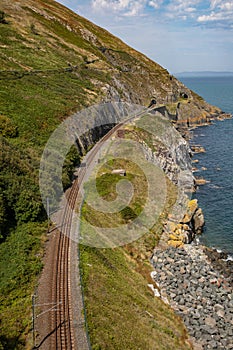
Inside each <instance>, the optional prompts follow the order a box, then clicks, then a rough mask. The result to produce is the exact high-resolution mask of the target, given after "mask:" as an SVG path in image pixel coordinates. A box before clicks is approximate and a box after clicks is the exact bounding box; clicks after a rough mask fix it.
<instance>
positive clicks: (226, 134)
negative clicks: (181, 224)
mask: <svg viewBox="0 0 233 350" xmlns="http://www.w3.org/2000/svg"><path fill="white" fill-rule="evenodd" d="M180 80H181V81H182V82H183V83H184V84H185V85H186V86H188V87H189V88H190V89H192V90H194V91H195V92H197V93H198V94H199V95H201V96H202V97H203V98H204V99H205V100H206V101H207V102H209V103H211V104H214V105H215V106H218V107H220V108H221V109H222V110H223V111H224V112H229V113H232V114H233V77H198V78H180ZM192 142H193V143H194V144H201V145H203V146H204V148H205V149H206V153H203V154H196V155H195V156H194V159H198V160H199V163H197V164H194V166H196V167H197V168H198V169H199V171H198V172H196V173H195V175H197V176H200V177H204V178H205V179H206V180H208V181H209V183H207V184H206V185H204V186H199V189H198V191H197V193H196V194H195V198H197V199H198V201H199V205H200V207H201V208H202V209H203V211H204V215H205V221H206V225H205V229H204V233H203V234H202V236H201V237H200V241H201V243H203V244H205V245H207V246H210V247H214V248H217V249H220V250H223V251H225V252H227V253H229V254H230V255H231V256H233V119H228V120H225V121H215V122H214V124H213V125H211V126H203V127H199V128H197V129H195V130H194V131H193V141H192ZM203 167H205V168H207V170H202V169H201V168H203Z"/></svg>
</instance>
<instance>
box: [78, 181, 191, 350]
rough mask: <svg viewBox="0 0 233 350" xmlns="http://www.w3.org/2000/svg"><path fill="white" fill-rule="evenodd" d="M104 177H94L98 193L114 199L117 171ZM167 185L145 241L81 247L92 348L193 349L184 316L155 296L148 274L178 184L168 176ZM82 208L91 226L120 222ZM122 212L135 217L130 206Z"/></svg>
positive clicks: (129, 217)
mask: <svg viewBox="0 0 233 350" xmlns="http://www.w3.org/2000/svg"><path fill="white" fill-rule="evenodd" d="M106 175H107V174H106ZM103 176H104V175H102V176H100V178H97V181H96V182H97V187H98V189H99V193H100V194H102V196H103V197H104V198H105V199H106V200H109V199H111V200H113V199H114V198H115V184H116V183H115V181H117V177H115V175H114V178H113V179H114V181H113V183H112V182H111V181H108V180H109V179H110V175H108V176H105V177H104V179H103ZM119 179H120V178H118V180H119ZM107 183H108V184H109V186H107ZM101 185H102V186H101ZM167 186H168V189H169V191H168V197H167V201H166V205H165V208H164V211H163V213H161V216H160V218H159V220H158V222H156V224H155V225H154V227H152V228H151V230H150V231H149V232H148V233H147V234H146V235H144V236H143V237H142V238H141V239H139V240H138V241H136V242H134V243H131V244H128V245H127V246H125V247H124V248H114V249H97V248H91V247H84V246H82V245H81V246H80V252H81V271H82V279H83V285H84V295H85V305H86V309H87V321H88V330H89V334H90V338H91V344H92V348H93V349H102V350H104V349H132V350H133V349H143V350H144V349H148V350H149V349H158V350H162V349H166V350H168V349H174V350H175V349H180V350H181V349H190V345H189V344H188V342H187V335H186V331H185V329H184V327H183V325H182V322H181V320H180V319H179V318H178V317H177V316H175V315H174V313H173V312H172V310H171V309H170V307H168V306H167V305H166V304H164V303H163V302H161V300H160V299H158V298H154V297H153V295H152V292H151V291H150V289H149V288H148V287H147V284H148V283H150V284H153V283H154V282H153V280H152V279H151V277H150V272H151V271H152V267H151V265H150V263H149V256H150V255H151V253H152V249H153V247H154V246H155V245H156V244H157V243H158V240H159V237H160V235H161V232H162V227H163V221H164V220H165V218H166V216H167V214H168V212H169V210H170V208H171V206H172V205H173V204H174V201H175V198H176V188H175V186H174V185H172V183H171V182H170V181H169V180H167ZM142 187H143V186H142ZM87 188H88V186H87ZM84 208H85V210H84V214H85V219H86V220H88V221H91V222H92V224H95V225H98V223H99V219H100V218H101V223H102V224H103V220H104V219H105V220H106V223H108V224H110V225H111V226H113V225H114V224H115V220H117V217H116V216H112V217H109V216H108V215H105V216H104V217H102V216H101V214H98V213H97V212H95V215H93V212H92V210H91V209H90V208H89V207H87V206H84ZM122 212H124V216H123V217H122V219H124V220H123V223H124V222H126V221H127V220H129V219H132V218H134V217H132V216H133V215H132V213H134V211H133V210H132V209H131V207H126V208H125V209H124V210H123V211H122ZM109 221H110V222H109ZM121 224H122V221H121Z"/></svg>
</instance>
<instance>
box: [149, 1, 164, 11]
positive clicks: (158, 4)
mask: <svg viewBox="0 0 233 350" xmlns="http://www.w3.org/2000/svg"><path fill="white" fill-rule="evenodd" d="M162 4H163V0H151V1H149V3H148V5H149V6H151V7H153V8H154V9H156V10H157V9H159V8H160V7H161V5H162Z"/></svg>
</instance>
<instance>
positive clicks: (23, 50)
mask: <svg viewBox="0 0 233 350" xmlns="http://www.w3.org/2000/svg"><path fill="white" fill-rule="evenodd" d="M0 47H1V50H0V66H1V70H0V82H1V87H0V150H1V164H0V239H1V244H0V255H1V271H2V272H1V280H0V290H1V298H2V299H1V315H2V316H1V320H0V333H1V337H0V342H1V344H2V345H1V344H0V348H2V347H3V348H4V349H7V350H10V349H22V348H25V346H26V345H25V344H26V343H27V342H28V339H29V338H30V336H29V332H30V318H31V308H30V299H31V294H32V293H33V291H34V288H35V286H36V281H37V279H38V275H39V273H40V271H41V268H42V263H41V261H42V254H41V253H42V245H43V242H44V238H43V237H44V233H45V232H46V225H45V220H46V213H45V210H44V208H43V206H42V203H41V198H40V192H39V185H38V174H39V166H40V158H41V154H42V152H43V148H44V146H45V144H46V142H47V140H48V138H49V136H50V135H51V133H52V132H53V131H54V129H55V128H56V127H57V126H58V125H59V124H60V123H61V122H62V121H63V120H64V119H65V118H67V117H68V116H69V115H71V114H72V113H73V112H76V111H78V110H81V109H82V108H85V107H88V106H90V105H92V104H94V103H98V102H100V101H102V100H103V99H104V98H105V99H111V98H112V97H113V96H115V95H116V94H117V93H118V94H119V95H120V96H121V97H122V99H127V100H128V96H131V97H130V98H131V101H132V102H134V103H143V104H145V105H148V104H149V103H150V100H151V91H155V90H157V91H158V95H159V96H161V98H163V97H164V98H165V97H166V94H167V91H166V89H165V88H164V87H165V86H167V87H168V90H169V91H170V90H171V86H170V84H173V83H174V84H175V87H176V88H177V85H176V84H178V82H176V81H175V78H174V79H173V80H172V82H171V80H170V75H169V74H168V72H167V71H166V70H165V69H163V68H162V67H160V66H159V65H158V64H156V63H154V62H152V61H151V60H149V59H148V58H146V57H145V56H143V55H142V54H140V53H138V52H136V51H134V50H133V49H131V48H129V47H128V46H126V45H125V44H124V43H123V42H122V41H121V40H119V39H117V38H115V37H114V36H112V35H111V34H110V33H108V32H107V31H105V30H103V29H101V28H99V27H97V26H95V25H94V24H92V23H91V22H89V21H87V20H85V19H84V18H82V17H79V16H77V15H75V14H74V13H72V12H71V11H69V10H67V9H65V8H64V7H63V6H61V5H60V4H57V3H55V2H54V1H52V0H47V1H44V0H38V1H36V2H33V6H32V1H28V0H20V1H19V4H18V3H17V6H16V4H15V2H14V1H8V0H2V1H1V11H0ZM101 48H107V49H108V51H109V50H110V52H111V56H112V57H108V55H107V54H106V53H105V52H104V50H103V49H101ZM125 67H126V68H127V71H126V70H125V72H124V68H125ZM162 86H163V87H162ZM79 161H80V159H79V155H78V154H77V151H76V150H75V149H71V150H70V152H69V154H68V155H67V159H66V161H65V164H64V167H63V174H62V179H63V186H64V188H67V187H68V186H69V184H70V182H71V178H72V170H73V165H74V164H78V163H79ZM132 173H133V172H131V179H130V180H131V181H135V184H136V182H137V179H142V176H141V175H140V174H138V177H134V178H133V177H132ZM102 175H103V174H102ZM129 176H130V172H129ZM110 178H111V180H112V179H113V178H112V176H111V177H109V179H110ZM109 179H108V176H107V175H106V176H105V175H104V176H101V174H100V180H99V181H100V183H99V190H100V192H101V191H104V186H103V183H104V184H106V183H109ZM117 180H118V179H117V178H116V181H117ZM102 194H103V196H106V197H108V196H112V195H113V196H114V191H112V188H111V189H110V190H109V191H107V192H105V193H102ZM139 198H141V199H143V198H142V196H141V195H139ZM142 207H143V200H142V201H138V200H136V199H135V200H133V201H132V203H131V204H130V205H129V206H128V208H126V209H124V210H123V211H122V212H121V214H119V216H118V218H117V220H119V222H127V220H131V219H132V218H133V217H134V215H135V213H136V214H138V213H139V212H140V210H141V208H142ZM86 209H87V212H88V208H86ZM89 219H91V218H89ZM93 220H94V216H93ZM160 230H161V227H160V228H159V227H157V228H154V231H153V229H152V230H151V232H150V233H148V235H147V236H146V238H145V239H144V240H140V241H139V242H138V244H139V246H140V251H142V250H146V251H148V249H151V248H152V247H153V246H154V245H155V243H156V241H157V239H158V236H159V232H160ZM130 249H131V252H133V253H132V254H133V256H134V255H135V254H137V253H134V249H136V248H134V247H132V248H130ZM136 251H137V249H136V250H135V252H136ZM85 254H89V258H88V257H86V258H87V259H92V258H93V261H97V262H98V261H99V260H98V259H102V261H105V262H107V261H110V263H111V264H112V265H113V266H114V264H117V262H116V260H117V259H118V258H119V264H118V265H117V268H118V269H121V267H122V269H123V270H122V271H126V272H127V271H130V270H129V269H131V270H132V266H135V269H136V267H137V265H134V264H136V263H135V262H132V264H133V265H132V266H131V265H129V266H128V265H127V264H128V263H129V264H131V263H130V258H129V259H128V257H129V256H131V255H130V254H131V253H130V254H128V253H126V251H125V250H124V251H123V250H119V251H116V252H114V251H113V253H112V256H110V255H111V253H110V251H108V252H105V253H103V254H102V255H101V254H100V253H99V251H95V250H93V251H92V250H90V251H89V250H88V249H86V250H84V255H85ZM105 254H107V256H106V255H105ZM140 254H141V253H140ZM143 254H144V253H143ZM126 257H127V258H126ZM122 264H123V265H124V266H125V267H124V266H123V265H122ZM130 266H131V267H130ZM107 268H108V265H106V266H102V267H100V272H98V273H97V275H98V276H99V278H100V279H99V283H100V284H104V282H105V281H104V279H102V278H103V276H105V277H106V279H107V280H108V279H109V288H108V290H107V291H108V299H106V301H107V302H109V300H110V299H109V298H110V294H109V291H110V290H111V288H113V279H111V275H107V270H106V269H107ZM101 269H102V270H101ZM117 271H118V270H117ZM139 272H140V271H139ZM139 272H137V273H136V272H135V275H133V276H135V282H133V281H132V283H134V287H135V288H136V281H137V283H138V282H139V281H140V283H141V285H140V287H139V290H140V295H141V294H143V293H144V292H145V293H146V295H147V296H146V297H145V298H146V299H147V300H146V301H145V303H144V301H143V300H144V299H143V298H144V297H143V296H142V295H141V296H140V297H139V295H137V293H136V292H133V291H131V290H130V289H129V291H130V292H128V294H127V291H126V287H127V288H128V287H130V285H129V282H127V279H125V280H124V279H122V282H121V283H122V285H121V286H119V290H120V289H121V288H123V291H124V293H125V294H127V300H124V299H122V305H123V303H124V301H125V302H126V305H130V304H131V303H132V305H134V304H133V303H134V302H133V300H134V299H135V305H142V307H141V309H140V310H145V312H146V310H148V308H149V303H151V302H152V303H154V302H155V301H153V299H152V298H151V296H150V294H149V292H148V291H146V290H145V280H144V279H143V277H141V276H140V274H139ZM117 273H119V275H116V277H120V276H121V277H122V275H120V272H117ZM92 274H93V272H92V271H91V270H90V271H89V270H86V267H85V266H84V277H85V278H86V281H89V279H90V277H91V276H92ZM101 276H102V277H101ZM126 276H127V277H129V274H128V275H127V273H126ZM130 278H131V277H130ZM131 280H133V279H132V278H131V279H129V281H131ZM88 283H89V282H88ZM124 283H125V287H124ZM97 285H98V284H97ZM90 286H92V283H90ZM85 288H86V290H87V288H88V291H87V293H90V290H89V288H90V287H87V286H86V287H85ZM101 288H102V287H101ZM96 292H97V291H96ZM100 292H101V289H100V291H99V292H97V293H100ZM131 292H132V296H133V298H132V301H130V296H131ZM134 293H136V294H134ZM116 294H117V295H118V299H119V300H120V293H116ZM87 296H88V294H87ZM124 298H125V296H124ZM97 300H100V299H97ZM127 303H128V304H127ZM143 303H144V304H143ZM90 305H91V299H90ZM132 305H131V306H132ZM154 306H155V307H156V308H157V304H154ZM127 307H128V306H127ZM160 307H161V309H159V308H160ZM97 310H99V311H101V308H100V305H99V304H98V303H97V305H96V309H95V308H94V309H93V315H95V314H96V312H97ZM104 310H105V311H106V307H105V308H104ZM136 310H137V307H136V308H135V309H134V312H133V316H135V317H136V318H135V320H139V319H138V318H137V312H136ZM138 310H139V309H138ZM112 311H113V310H111V312H112ZM125 311H128V310H127V309H125ZM106 312H107V311H106ZM117 312H118V311H117ZM117 312H116V315H117ZM140 312H141V311H139V313H140ZM145 312H144V311H143V315H144V314H145V325H146V326H145V327H146V330H145V331H146V332H148V331H149V330H150V331H151V329H154V331H153V336H155V335H156V336H158V337H160V336H159V331H158V330H159V329H160V328H159V327H162V328H161V329H160V330H161V334H163V335H164V337H165V338H164V339H165V340H164V342H166V341H167V340H166V339H170V340H171V339H173V340H174V344H178V343H179V340H177V339H178V338H179V336H177V335H176V326H174V327H173V326H171V327H170V323H169V325H168V326H166V325H165V324H158V323H156V322H157V321H156V312H157V311H156V312H155V309H154V311H153V312H152V314H153V315H155V319H153V317H152V318H151V319H150V320H149V318H148V316H146V315H147V313H145ZM158 312H159V314H161V315H162V314H163V313H164V315H167V313H169V316H168V319H169V318H170V317H171V318H172V317H174V316H172V313H171V312H170V311H169V310H168V308H167V307H166V308H164V306H161V305H160V306H158ZM88 313H89V314H88V317H89V320H90V325H92V324H94V323H93V322H94V321H95V319H92V318H91V316H90V315H91V310H90V308H89V309H88ZM100 315H101V313H100ZM95 317H96V316H95ZM101 317H102V318H103V319H104V320H105V323H103V324H101V325H100V330H102V331H101V332H103V329H104V327H105V325H106V324H107V323H108V324H109V327H110V326H111V320H112V321H113V319H112V318H111V317H110V318H109V321H107V320H108V314H106V315H105V316H104V317H103V316H101ZM122 317H123V316H122ZM141 317H142V318H140V320H139V321H140V322H139V325H140V326H141V325H143V320H144V319H143V317H144V316H141ZM161 317H162V316H161ZM166 320H167V318H166ZM115 321H116V319H115ZM132 322H133V317H132V318H131V323H132ZM175 322H176V320H175ZM117 324H118V326H120V325H121V326H123V322H121V318H119V322H117ZM126 324H127V323H126ZM174 324H175V323H174ZM131 326H133V325H132V324H131ZM91 327H92V326H91ZM93 327H95V329H96V330H95V332H98V330H97V329H98V322H97V323H96V324H95V325H94V326H93ZM96 327H97V328H96ZM93 329H94V328H93ZM133 329H134V332H133V335H132V337H130V336H129V338H128V340H127V342H128V343H127V344H126V345H127V346H128V345H129V343H131V344H134V343H137V341H138V342H139V343H138V344H141V342H140V340H139V339H138V336H137V335H136V321H135V325H134V326H133ZM181 329H182V327H181V328H180V330H181ZM93 332H94V331H93ZM93 332H91V335H92V339H93V342H94V344H97V346H98V344H100V340H99V339H100V338H99V337H100V336H101V332H100V333H98V335H97V338H96V337H94V335H93V334H94V333H93ZM108 332H109V334H113V333H114V337H115V338H114V340H113V339H112V344H123V345H124V344H125V343H124V342H123V336H122V337H121V338H120V339H121V340H120V343H117V340H116V339H117V337H118V334H117V329H115V330H114V332H113V333H111V332H110V331H108ZM108 332H106V336H107V335H108ZM171 332H172V333H171ZM182 332H183V330H182V331H181V333H182ZM181 333H179V334H181ZM96 334H97V333H96ZM122 334H124V335H125V336H127V334H126V333H122ZM173 334H174V337H173ZM182 334H183V333H182ZM128 335H129V334H128ZM119 336H120V334H119ZM177 337H178V338H177ZM109 339H110V338H108V339H107V338H106V337H103V342H104V344H105V345H106V344H107V342H108V341H109ZM159 339H160V338H159ZM170 340H169V342H170ZM29 342H30V341H29ZM177 342H178V343H177ZM105 345H102V347H103V348H104V346H105ZM127 346H120V348H121V349H123V348H127ZM140 346H141V345H140ZM169 346H170V345H169ZM174 346H175V345H174ZM108 348H109V347H108ZM168 348H169V347H167V349H168ZM171 348H172V347H171ZM176 348H177V347H176ZM128 349H130V346H129V347H128ZM180 349H182V347H180Z"/></svg>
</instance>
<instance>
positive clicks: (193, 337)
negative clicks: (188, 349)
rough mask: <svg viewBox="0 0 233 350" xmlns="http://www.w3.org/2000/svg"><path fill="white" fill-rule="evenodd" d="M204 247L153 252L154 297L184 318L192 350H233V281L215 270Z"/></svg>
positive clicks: (185, 246) (186, 246)
mask: <svg viewBox="0 0 233 350" xmlns="http://www.w3.org/2000/svg"><path fill="white" fill-rule="evenodd" d="M205 251H206V247H203V246H197V245H194V244H189V245H188V244H186V245H184V246H183V247H182V248H174V247H168V248H167V249H156V250H155V251H154V254H153V256H152V258H151V263H152V265H153V267H154V269H155V271H153V272H152V274H151V277H152V278H153V280H154V282H155V286H154V287H153V288H154V289H153V290H154V293H155V296H156V297H160V298H161V299H162V300H163V301H164V302H166V303H168V304H169V305H170V306H171V307H172V308H173V309H174V310H175V312H176V313H177V314H178V315H179V316H180V317H181V318H182V319H183V321H184V323H185V325H186V327H187V330H188V332H189V335H190V341H191V343H192V344H193V348H194V349H195V350H207V349H211V350H212V349H218V350H221V349H222V350H223V349H224V350H228V349H229V350H230V349H233V286H232V278H231V277H230V276H226V275H224V274H223V273H222V272H221V271H218V270H217V269H216V268H215V267H214V266H213V264H212V262H210V260H209V259H208V256H207V255H206V253H205Z"/></svg>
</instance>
